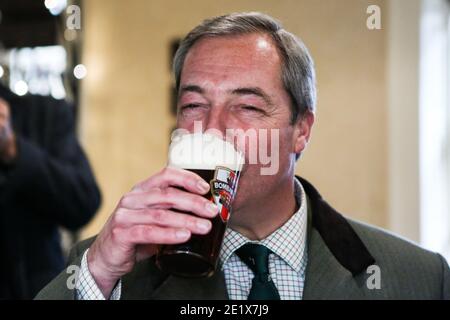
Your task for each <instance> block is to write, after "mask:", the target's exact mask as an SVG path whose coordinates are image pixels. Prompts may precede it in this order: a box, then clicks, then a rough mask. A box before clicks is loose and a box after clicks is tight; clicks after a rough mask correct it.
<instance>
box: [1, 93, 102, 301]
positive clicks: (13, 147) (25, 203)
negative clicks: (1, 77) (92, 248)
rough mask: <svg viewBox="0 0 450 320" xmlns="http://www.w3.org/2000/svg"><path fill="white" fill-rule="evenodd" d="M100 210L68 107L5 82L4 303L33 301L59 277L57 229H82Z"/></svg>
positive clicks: (61, 261) (61, 259)
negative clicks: (18, 90) (11, 88)
mask: <svg viewBox="0 0 450 320" xmlns="http://www.w3.org/2000/svg"><path fill="white" fill-rule="evenodd" d="M99 204H100V193H99V190H98V188H97V185H96V182H95V179H94V177H93V174H92V172H91V169H90V167H89V164H88V162H87V159H86V157H85V155H84V153H83V151H82V150H81V148H80V146H79V144H78V142H77V140H76V136H75V121H74V117H73V109H72V108H71V106H70V105H68V104H67V103H65V102H64V101H58V100H54V99H51V98H48V97H41V96H31V95H29V96H24V97H19V96H17V95H15V94H14V93H12V92H11V91H9V89H8V88H6V87H4V86H3V85H1V84H0V255H1V263H0V269H1V270H0V271H1V272H0V299H32V298H33V297H34V296H35V295H36V294H37V293H38V292H39V290H41V289H42V288H43V287H44V286H45V285H46V284H47V283H48V282H49V281H50V280H51V279H52V278H54V277H55V276H56V275H57V274H58V273H59V272H61V270H63V269H64V265H65V261H64V256H63V253H62V250H61V245H60V237H59V233H58V227H59V226H63V227H66V228H67V229H69V230H77V229H78V228H80V227H81V226H83V225H84V224H86V223H87V222H88V221H89V220H90V219H91V218H92V216H93V215H94V213H95V212H96V210H97V208H98V206H99Z"/></svg>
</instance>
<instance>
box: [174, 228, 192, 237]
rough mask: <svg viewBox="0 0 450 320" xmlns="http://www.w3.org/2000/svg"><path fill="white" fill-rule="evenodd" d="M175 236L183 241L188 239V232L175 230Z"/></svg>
mask: <svg viewBox="0 0 450 320" xmlns="http://www.w3.org/2000/svg"><path fill="white" fill-rule="evenodd" d="M175 235H176V236H177V238H179V239H185V238H187V237H189V231H187V230H177V231H176V232H175Z"/></svg>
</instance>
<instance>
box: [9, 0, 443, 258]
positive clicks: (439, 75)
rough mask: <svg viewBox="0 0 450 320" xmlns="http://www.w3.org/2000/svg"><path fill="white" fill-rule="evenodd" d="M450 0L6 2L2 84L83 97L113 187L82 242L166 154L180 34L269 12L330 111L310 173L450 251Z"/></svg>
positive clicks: (327, 193) (323, 108) (95, 160)
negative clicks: (300, 48)
mask: <svg viewBox="0 0 450 320" xmlns="http://www.w3.org/2000/svg"><path fill="white" fill-rule="evenodd" d="M449 8H450V1H448V0H391V1H381V0H370V1H366V0H319V1H318V0H280V1H269V0H239V1H229V0H226V1H225V0H220V1H218V0H216V1H209V0H192V1H180V0H129V1H122V0H109V1H104V0H89V1H81V0H76V1H71V0H45V1H44V0H42V1H40V0H0V66H1V67H0V82H1V83H3V84H4V85H5V86H7V87H9V88H10V89H11V90H12V91H13V92H14V93H15V94H17V95H28V94H37V95H47V96H52V97H53V98H55V99H66V100H68V101H71V102H73V104H74V105H75V111H76V121H77V123H76V125H77V134H78V137H79V139H80V141H81V144H82V146H83V147H84V149H85V151H86V153H87V156H88V158H89V160H90V162H91V165H92V167H93V171H94V173H95V176H96V178H97V181H98V183H99V186H100V189H101V190H102V194H103V203H102V206H101V208H100V210H99V211H98V213H97V215H96V216H95V218H94V219H93V220H92V221H91V222H90V223H89V224H88V225H87V226H86V227H84V228H83V229H81V230H80V231H79V232H78V233H76V234H75V236H76V238H77V239H83V238H86V237H89V236H92V235H94V234H96V233H97V232H98V231H99V230H100V228H101V227H102V225H103V224H104V222H105V221H106V219H107V218H108V216H109V214H110V213H111V212H112V211H113V209H114V207H115V206H116V204H117V202H118V200H119V199H120V197H121V196H122V195H123V194H124V193H125V192H127V191H129V190H130V188H131V187H132V186H133V185H134V184H135V183H136V182H138V181H141V180H143V179H144V178H146V177H148V176H149V175H151V174H153V173H155V172H156V171H158V170H160V169H161V167H163V166H164V165H165V163H166V154H167V149H168V142H169V134H170V132H171V130H172V129H173V127H174V125H175V115H174V112H173V104H174V97H173V82H172V80H173V79H172V77H171V73H170V63H171V58H172V55H173V53H174V50H175V49H176V46H177V42H178V41H179V39H180V38H181V37H183V36H184V35H185V34H186V33H187V32H188V31H189V30H190V29H191V28H192V27H194V26H195V25H197V24H198V23H199V22H200V21H201V20H203V19H204V18H207V17H211V16H214V15H221V14H225V13H230V12H236V11H261V12H264V13H267V14H269V15H272V16H274V17H275V18H277V19H279V20H281V21H282V23H283V25H284V26H285V28H286V29H287V30H289V31H290V32H292V33H294V34H296V35H297V36H299V37H300V38H301V39H302V40H303V41H304V42H305V44H306V46H307V47H308V48H309V50H310V52H311V54H312V56H313V58H314V60H315V64H316V71H317V87H318V105H317V121H316V125H315V127H314V130H313V136H312V141H311V143H310V145H309V147H308V150H307V152H306V153H305V155H304V157H303V158H302V160H301V161H300V162H299V163H298V166H297V173H298V174H300V175H302V176H304V177H305V178H307V179H309V180H310V181H311V182H313V183H314V184H315V186H316V187H317V188H318V189H319V190H320V191H321V193H322V195H323V196H324V197H325V198H326V199H327V200H328V201H329V202H330V203H331V204H332V205H333V206H334V207H335V208H336V209H338V210H339V211H341V212H343V213H345V214H346V215H347V216H349V217H352V218H354V219H358V220H362V221H364V222H367V223H369V224H374V225H377V226H379V227H382V228H386V229H388V230H391V231H392V232H395V233H398V234H400V235H402V236H404V237H406V238H409V239H411V240H413V241H415V242H417V243H419V244H421V245H422V246H424V247H426V248H428V249H431V250H433V251H438V252H441V253H442V254H444V255H445V256H446V257H447V259H450V200H449V199H450V24H449V21H450V19H449V18H450V10H449ZM377 17H378V18H379V21H378V20H373V19H376V18H377ZM374 21H375V22H374ZM378 22H379V24H378ZM69 242H70V241H69ZM68 245H69V244H67V246H68Z"/></svg>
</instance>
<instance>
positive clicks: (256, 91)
mask: <svg viewBox="0 0 450 320" xmlns="http://www.w3.org/2000/svg"><path fill="white" fill-rule="evenodd" d="M231 93H232V94H235V95H241V96H244V95H254V96H257V97H260V98H262V99H263V100H264V101H265V102H266V103H267V104H268V105H273V102H272V99H271V98H270V96H269V95H268V94H267V93H265V92H264V90H263V89H261V88H259V87H244V88H237V89H234V90H232V91H231Z"/></svg>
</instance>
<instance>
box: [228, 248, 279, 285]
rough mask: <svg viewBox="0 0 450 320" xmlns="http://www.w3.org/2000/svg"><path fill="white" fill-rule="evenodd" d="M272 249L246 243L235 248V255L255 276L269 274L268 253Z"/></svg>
mask: <svg viewBox="0 0 450 320" xmlns="http://www.w3.org/2000/svg"><path fill="white" fill-rule="evenodd" d="M271 252H272V251H270V249H268V248H266V247H265V246H263V245H260V244H256V243H247V244H245V245H243V246H242V247H240V248H239V249H237V250H236V254H237V256H238V257H239V258H240V259H241V260H242V261H243V262H244V263H245V264H246V265H247V266H248V267H249V268H250V269H251V270H252V271H253V273H254V274H255V277H256V276H261V275H268V274H269V254H270V253H271Z"/></svg>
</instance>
